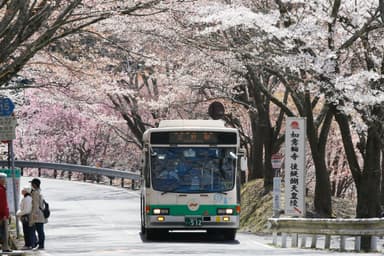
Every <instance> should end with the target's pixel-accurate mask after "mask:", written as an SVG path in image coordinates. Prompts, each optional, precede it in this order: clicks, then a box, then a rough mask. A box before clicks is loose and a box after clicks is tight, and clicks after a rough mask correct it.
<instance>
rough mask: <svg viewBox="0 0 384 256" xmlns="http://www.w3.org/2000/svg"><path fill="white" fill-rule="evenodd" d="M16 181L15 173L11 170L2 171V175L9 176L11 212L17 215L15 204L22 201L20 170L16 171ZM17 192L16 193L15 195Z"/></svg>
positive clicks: (8, 188)
mask: <svg viewBox="0 0 384 256" xmlns="http://www.w3.org/2000/svg"><path fill="white" fill-rule="evenodd" d="M14 171H15V179H13V175H12V174H13V171H12V170H9V169H0V172H1V173H4V174H6V175H7V183H6V187H7V200H8V208H9V212H10V213H12V214H15V209H16V207H15V203H17V202H19V200H20V169H15V170H14ZM14 182H15V188H16V189H15V191H14V190H13V183H14ZM15 192H16V193H15Z"/></svg>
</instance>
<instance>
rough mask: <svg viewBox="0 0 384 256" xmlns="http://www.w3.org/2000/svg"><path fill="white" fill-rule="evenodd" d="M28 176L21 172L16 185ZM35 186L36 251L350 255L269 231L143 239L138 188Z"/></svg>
mask: <svg viewBox="0 0 384 256" xmlns="http://www.w3.org/2000/svg"><path fill="white" fill-rule="evenodd" d="M28 180H30V179H27V178H22V180H21V183H22V186H23V185H26V184H27V181H28ZM41 187H42V193H43V195H44V197H45V198H46V200H47V201H48V202H49V204H50V208H51V217H50V219H49V223H48V224H47V225H45V230H46V245H45V247H46V249H45V250H44V251H39V252H38V253H34V254H36V255H55V256H56V255H66V256H70V255H79V256H80V255H109V256H119V255H124V256H126V255H135V256H139V255H146V256H147V255H151V256H155V255H204V256H208V255H242V256H243V255H308V256H309V255H311V256H312V255H325V254H330V253H331V254H332V255H355V254H354V253H338V252H330V251H322V250H310V249H292V248H287V249H282V248H275V247H273V246H270V245H269V244H270V243H271V241H272V238H271V237H260V236H255V235H252V234H245V233H238V234H237V236H236V240H235V241H233V242H223V241H220V240H217V239H212V238H209V237H207V236H206V235H205V234H176V233H174V234H170V235H169V236H168V237H165V238H164V239H162V240H160V241H145V239H144V238H143V237H142V236H141V235H140V214H139V209H140V207H139V203H140V201H139V192H138V191H130V190H124V189H120V188H115V187H110V186H104V185H96V184H88V183H82V182H73V181H72V182H70V181H63V180H51V179H42V184H41ZM367 255H381V254H374V253H370V254H364V256H367Z"/></svg>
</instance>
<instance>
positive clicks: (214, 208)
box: [141, 120, 243, 240]
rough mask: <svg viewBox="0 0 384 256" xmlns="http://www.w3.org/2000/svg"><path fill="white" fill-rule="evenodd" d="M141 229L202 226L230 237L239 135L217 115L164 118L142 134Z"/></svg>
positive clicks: (235, 218) (157, 231)
mask: <svg viewBox="0 0 384 256" xmlns="http://www.w3.org/2000/svg"><path fill="white" fill-rule="evenodd" d="M143 143H144V145H143V146H144V150H143V170H142V174H143V184H142V192H141V231H142V234H144V235H145V237H146V238H147V239H152V238H155V237H158V236H161V235H162V234H164V233H165V232H168V231H169V230H206V231H207V233H208V234H215V233H220V234H222V235H224V239H226V240H233V239H235V235H236V230H237V228H238V227H239V221H240V173H241V172H240V168H239V167H240V162H243V161H241V159H242V157H241V153H240V152H241V150H240V147H239V146H240V139H239V133H238V130H237V129H234V128H226V127H225V126H224V122H223V121H221V120H165V121H161V122H160V124H159V127H158V128H151V129H148V130H147V131H146V132H145V133H144V136H143Z"/></svg>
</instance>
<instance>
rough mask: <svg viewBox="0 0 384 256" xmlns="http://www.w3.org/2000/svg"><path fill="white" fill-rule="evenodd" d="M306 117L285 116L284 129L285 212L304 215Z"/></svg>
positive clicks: (299, 215) (298, 215)
mask: <svg viewBox="0 0 384 256" xmlns="http://www.w3.org/2000/svg"><path fill="white" fill-rule="evenodd" d="M305 135H306V119H305V118H300V117H287V122H286V131H285V214H287V215H290V216H296V217H303V216H305Z"/></svg>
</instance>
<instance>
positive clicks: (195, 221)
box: [185, 217, 203, 226]
mask: <svg viewBox="0 0 384 256" xmlns="http://www.w3.org/2000/svg"><path fill="white" fill-rule="evenodd" d="M202 224H203V219H202V218H201V217H185V225H186V226H201V225H202Z"/></svg>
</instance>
